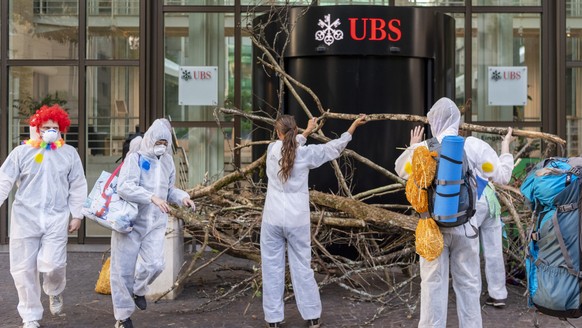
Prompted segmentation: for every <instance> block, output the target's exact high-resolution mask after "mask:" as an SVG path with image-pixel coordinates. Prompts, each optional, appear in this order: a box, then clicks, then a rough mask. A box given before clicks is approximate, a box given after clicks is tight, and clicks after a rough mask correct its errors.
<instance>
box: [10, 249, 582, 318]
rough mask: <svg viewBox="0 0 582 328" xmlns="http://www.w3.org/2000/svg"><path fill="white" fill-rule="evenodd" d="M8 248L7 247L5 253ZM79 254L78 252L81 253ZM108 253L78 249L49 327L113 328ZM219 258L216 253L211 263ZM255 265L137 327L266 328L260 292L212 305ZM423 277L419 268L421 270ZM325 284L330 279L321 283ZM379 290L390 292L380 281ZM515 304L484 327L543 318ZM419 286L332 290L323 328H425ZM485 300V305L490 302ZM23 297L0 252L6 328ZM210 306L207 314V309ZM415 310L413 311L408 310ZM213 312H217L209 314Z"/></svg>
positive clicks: (516, 294)
mask: <svg viewBox="0 0 582 328" xmlns="http://www.w3.org/2000/svg"><path fill="white" fill-rule="evenodd" d="M4 246H5V245H4ZM74 246H77V247H74ZM103 246H104V247H102V249H99V247H97V248H95V247H93V251H89V252H88V251H87V248H83V247H78V245H71V247H70V248H69V252H68V265H67V288H66V289H65V292H64V293H63V297H64V304H65V305H64V310H63V312H64V313H63V314H61V315H59V316H53V315H51V314H50V311H49V310H48V297H47V296H46V295H44V294H43V296H42V303H43V305H44V307H45V313H44V317H43V320H42V321H41V322H40V323H41V327H43V328H49V327H83V328H85V327H113V326H114V324H115V319H114V318H113V309H112V304H111V296H110V295H101V294H98V293H96V292H95V291H94V288H95V283H96V281H97V278H98V276H99V270H100V269H101V263H102V259H103V254H104V253H103V252H104V251H106V249H107V247H106V246H107V245H103ZM212 255H215V253H212V252H208V254H207V258H209V257H210V256H212ZM253 265H255V266H256V264H254V263H252V262H250V261H247V260H242V259H237V258H232V257H228V256H223V257H221V258H220V260H218V261H216V262H214V263H213V264H212V265H210V266H208V267H207V268H205V269H203V270H201V271H200V272H199V273H196V274H195V275H193V276H192V279H191V280H189V282H188V283H187V284H186V286H185V288H184V290H183V291H182V292H181V293H180V294H179V296H178V297H177V298H176V299H175V300H162V301H159V302H158V303H153V302H151V301H150V302H149V303H148V308H147V310H145V311H140V310H137V309H136V312H135V313H134V315H133V316H132V320H133V323H134V326H135V327H156V328H157V327H172V328H174V327H175V328H178V327H204V328H215V327H236V328H238V327H241V328H244V327H264V321H263V311H262V305H261V301H262V300H261V297H260V295H257V294H256V293H254V292H253V291H252V290H249V291H247V292H246V293H244V294H243V295H242V296H240V297H238V298H236V299H234V300H232V301H230V302H223V303H214V302H211V303H208V301H209V300H212V299H214V298H215V297H216V296H217V295H220V294H221V293H223V292H224V291H225V290H228V289H229V288H230V286H232V285H234V284H236V283H238V282H240V281H242V280H243V279H245V278H247V277H249V276H250V275H251V274H250V272H249V271H251V270H252V267H253ZM413 269H414V268H413ZM416 269H417V268H416ZM389 276H390V277H391V279H393V280H394V282H395V283H397V282H398V281H402V280H404V279H406V277H405V275H404V274H402V273H401V272H393V273H389ZM317 279H318V280H321V279H323V276H320V275H317ZM368 281H371V282H372V284H370V285H369V286H368V287H367V292H369V293H374V292H377V293H380V292H382V290H385V286H384V288H383V289H379V288H377V285H376V286H375V284H376V282H375V281H374V279H371V280H368ZM377 283H378V284H383V283H384V282H381V281H380V280H378V281H377ZM508 290H509V297H508V303H507V306H506V307H505V308H503V309H497V308H492V307H489V306H483V307H482V316H483V327H500V328H508V327H534V324H533V320H534V318H535V317H536V316H535V315H534V312H535V311H534V310H533V309H529V308H528V307H527V304H526V298H525V296H523V295H524V292H525V288H523V287H521V286H508ZM418 297H419V281H418V280H415V281H414V282H413V283H411V284H409V288H408V289H405V291H404V292H401V293H400V294H399V296H398V297H392V296H391V297H387V298H385V299H384V300H383V302H382V303H379V302H367V301H363V300H361V299H359V298H356V297H355V295H354V294H353V293H351V292H349V291H347V290H346V289H344V288H342V287H340V286H338V285H327V286H325V287H323V288H322V289H321V298H322V303H323V314H322V318H321V319H322V322H323V325H322V326H323V327H417V326H418V319H419V309H420V306H419V304H418V302H417V301H418ZM485 298H486V296H485V294H484V293H483V294H482V295H481V304H484V302H485ZM449 299H450V300H449V314H448V323H447V327H458V321H457V315H456V309H455V306H456V304H455V299H454V293H453V292H452V290H451V291H450V293H449ZM17 303H18V296H17V294H16V289H15V287H14V282H13V280H12V277H11V276H10V268H9V254H8V252H7V247H0V327H2V328H12V327H20V326H21V325H22V323H21V319H20V317H19V315H18V312H17V310H16V306H17ZM204 304H206V305H207V306H206V307H204V308H201V306H202V305H204ZM406 304H410V305H406ZM208 305H209V306H208ZM285 315H286V318H285V323H284V325H283V327H285V328H295V327H301V328H303V327H306V325H305V322H304V321H303V320H302V318H301V316H300V315H299V312H298V311H297V306H296V305H295V300H294V299H293V298H291V299H289V300H287V301H286V304H285ZM537 319H538V322H539V327H571V325H570V324H572V325H573V326H575V327H582V318H580V319H573V320H570V323H567V322H562V321H560V320H558V319H557V318H553V317H549V316H545V315H542V314H538V315H537Z"/></svg>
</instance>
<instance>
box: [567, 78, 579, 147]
mask: <svg viewBox="0 0 582 328" xmlns="http://www.w3.org/2000/svg"><path fill="white" fill-rule="evenodd" d="M581 87H582V68H569V69H567V70H566V141H567V143H566V147H567V156H580V154H582V140H581V139H580V136H581V135H582V97H579V95H580V92H578V90H580V88H581Z"/></svg>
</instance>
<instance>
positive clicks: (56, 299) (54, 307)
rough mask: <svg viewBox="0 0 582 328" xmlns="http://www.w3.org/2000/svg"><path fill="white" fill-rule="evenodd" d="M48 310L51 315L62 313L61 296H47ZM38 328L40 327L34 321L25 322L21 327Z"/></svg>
mask: <svg viewBox="0 0 582 328" xmlns="http://www.w3.org/2000/svg"><path fill="white" fill-rule="evenodd" d="M49 308H50V310H51V313H52V314H53V315H59V314H61V312H62V311H63V295H62V294H59V295H54V296H49ZM38 327H40V324H39V323H38V321H36V320H33V321H27V322H25V323H24V325H23V326H22V328H38Z"/></svg>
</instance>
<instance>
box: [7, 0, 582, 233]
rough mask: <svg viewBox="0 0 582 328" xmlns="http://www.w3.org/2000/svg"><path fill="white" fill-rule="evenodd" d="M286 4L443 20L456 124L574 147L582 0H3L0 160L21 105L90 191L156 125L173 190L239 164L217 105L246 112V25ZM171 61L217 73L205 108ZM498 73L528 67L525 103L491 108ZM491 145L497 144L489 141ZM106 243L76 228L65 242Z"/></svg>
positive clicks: (236, 138) (229, 124)
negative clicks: (183, 97)
mask: <svg viewBox="0 0 582 328" xmlns="http://www.w3.org/2000/svg"><path fill="white" fill-rule="evenodd" d="M284 5H293V6H302V5H305V6H308V5H311V6H313V5H321V6H329V5H380V6H400V7H402V6H409V7H431V8H434V9H435V10H439V11H442V12H444V13H446V14H448V15H451V16H452V17H454V19H455V23H456V28H455V34H456V35H455V37H456V40H455V44H456V49H455V74H454V77H455V100H456V102H457V104H459V105H460V107H461V108H463V110H464V120H465V122H468V123H475V124H482V125H490V126H514V127H517V128H523V129H531V130H537V131H542V130H543V131H544V132H550V133H557V134H559V135H560V136H562V137H564V138H566V139H567V140H568V146H567V155H577V154H579V153H580V152H581V150H582V143H580V142H578V140H579V135H580V134H581V133H582V126H581V125H580V120H581V119H580V118H581V117H582V101H580V97H578V94H579V92H578V90H580V86H581V81H582V79H581V78H580V77H581V76H582V74H581V71H580V70H581V69H582V47H581V45H580V43H581V41H580V40H581V37H582V21H581V20H580V19H581V16H582V15H581V13H582V1H556V2H554V1H552V2H548V3H544V6H542V1H541V0H510V1H509V0H508V1H505V0H351V1H350V0H319V1H316V2H312V1H293V2H288V1H278V0H276V1H260V0H243V1H234V0H110V1H98V0H87V1H77V0H70V1H62V0H58V1H57V0H8V3H7V5H5V6H2V7H0V23H1V24H6V26H3V29H1V30H0V31H3V33H0V44H2V45H3V46H2V47H0V49H3V50H4V52H0V72H1V73H2V75H1V76H2V78H0V87H1V88H2V89H0V90H2V91H0V104H6V105H0V133H1V134H2V137H1V138H0V140H1V141H0V162H1V161H2V160H4V158H6V156H7V155H8V153H9V152H10V150H11V149H12V148H14V147H15V146H16V145H18V144H19V143H20V142H21V141H22V140H23V139H26V138H27V136H28V129H27V125H26V122H25V119H26V118H27V116H28V115H29V113H30V111H31V110H32V109H31V108H33V107H34V106H35V104H38V103H40V102H42V101H59V102H61V103H62V104H64V107H65V108H67V110H68V111H69V113H70V115H71V119H72V122H73V123H72V127H71V131H70V133H69V134H68V135H67V136H66V139H67V142H68V143H69V144H71V145H74V146H76V147H78V149H79V153H80V154H81V158H82V160H83V162H84V165H85V170H86V174H87V178H88V183H89V185H90V187H91V186H92V184H93V182H94V180H95V179H96V177H97V176H98V175H99V173H100V172H101V171H102V170H108V171H111V170H113V169H114V168H115V166H116V165H117V163H116V161H117V160H118V159H119V157H120V155H121V146H122V144H123V140H124V139H125V138H126V137H127V136H128V135H129V134H131V133H134V132H135V131H136V130H138V129H139V130H141V131H144V130H145V129H146V128H147V127H148V125H149V124H150V123H151V122H152V121H153V120H154V119H155V118H158V117H168V118H170V119H171V120H172V124H173V127H174V132H175V138H176V145H177V146H178V148H177V150H176V156H175V158H176V163H177V166H178V175H179V176H178V182H179V184H180V187H182V188H191V187H193V186H194V185H196V184H199V183H205V182H208V181H209V180H212V179H214V178H217V177H220V176H222V175H224V174H225V173H228V172H230V171H232V170H233V169H234V168H235V167H236V166H240V165H243V166H244V165H245V164H247V163H249V162H250V161H251V147H239V146H245V145H248V144H249V143H250V142H251V129H252V124H251V122H250V121H249V120H246V119H241V118H238V117H232V116H225V115H219V114H217V113H216V111H215V108H216V107H226V108H233V107H234V108H240V109H242V110H244V111H247V112H250V111H251V110H252V94H253V93H252V92H253V91H252V80H253V76H252V64H253V53H252V42H251V38H250V35H249V33H248V32H247V27H251V26H252V18H253V17H255V15H257V14H260V13H261V11H264V10H267V9H268V8H269V7H271V6H284ZM546 9H547V10H548V11H547V12H545V10H546ZM556 13H559V14H556ZM564 13H565V14H564ZM552 15H553V16H552ZM554 16H555V17H554ZM564 17H565V18H564ZM560 49H565V50H563V51H562V52H560ZM183 66H203V67H207V66H210V67H216V69H217V74H218V92H217V99H218V101H217V104H216V105H213V106H199V105H182V104H180V102H179V81H180V76H179V74H178V72H179V68H180V67H183ZM496 66H509V67H525V68H527V102H526V104H525V105H524V106H491V105H489V103H488V99H487V97H488V86H487V83H486V78H487V70H488V68H489V67H496ZM560 68H561V69H560ZM467 100H471V106H469V107H467V108H464V106H463V104H465V103H466V102H467ZM3 106H8V107H7V108H2V107H3ZM547 122H555V123H547ZM489 141H490V142H491V143H492V144H493V145H494V147H498V145H497V142H498V139H496V138H491V140H489ZM524 142H525V141H524ZM10 203H11V202H10V201H9V202H8V205H10ZM8 213H9V206H5V207H3V209H2V210H1V211H0V243H7V236H8V222H9V215H8ZM108 236H109V232H108V231H105V230H104V229H102V228H100V227H97V226H95V225H93V224H91V223H90V222H87V223H86V224H85V227H84V229H83V230H82V231H81V232H80V233H79V234H78V235H76V236H75V237H76V238H77V239H76V242H79V243H90V242H98V241H99V240H101V241H103V240H106V238H104V237H108Z"/></svg>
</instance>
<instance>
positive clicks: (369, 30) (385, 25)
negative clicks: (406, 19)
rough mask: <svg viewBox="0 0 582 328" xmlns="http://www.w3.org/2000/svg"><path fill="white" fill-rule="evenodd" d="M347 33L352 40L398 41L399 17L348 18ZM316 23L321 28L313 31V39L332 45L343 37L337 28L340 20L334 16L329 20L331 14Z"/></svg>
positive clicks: (400, 35) (399, 34)
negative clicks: (386, 18) (388, 18)
mask: <svg viewBox="0 0 582 328" xmlns="http://www.w3.org/2000/svg"><path fill="white" fill-rule="evenodd" d="M348 21H349V22H350V24H349V31H350V33H349V35H350V37H351V39H352V40H356V41H362V40H365V39H368V40H370V41H383V40H387V41H399V40H400V39H401V38H402V31H401V30H400V24H401V23H400V19H397V18H393V19H390V20H389V21H386V20H384V19H383V18H357V17H350V18H348ZM317 25H318V26H319V27H320V28H321V30H318V31H316V32H315V40H317V41H323V42H324V43H325V44H327V45H328V46H330V45H332V44H333V43H334V42H335V41H336V40H338V41H339V40H342V39H343V38H344V32H343V31H342V30H341V29H340V28H339V26H340V25H341V21H340V20H339V18H336V19H335V20H334V21H333V22H332V21H331V15H330V14H327V15H325V16H324V18H323V20H321V19H320V20H319V22H318V23H317Z"/></svg>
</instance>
